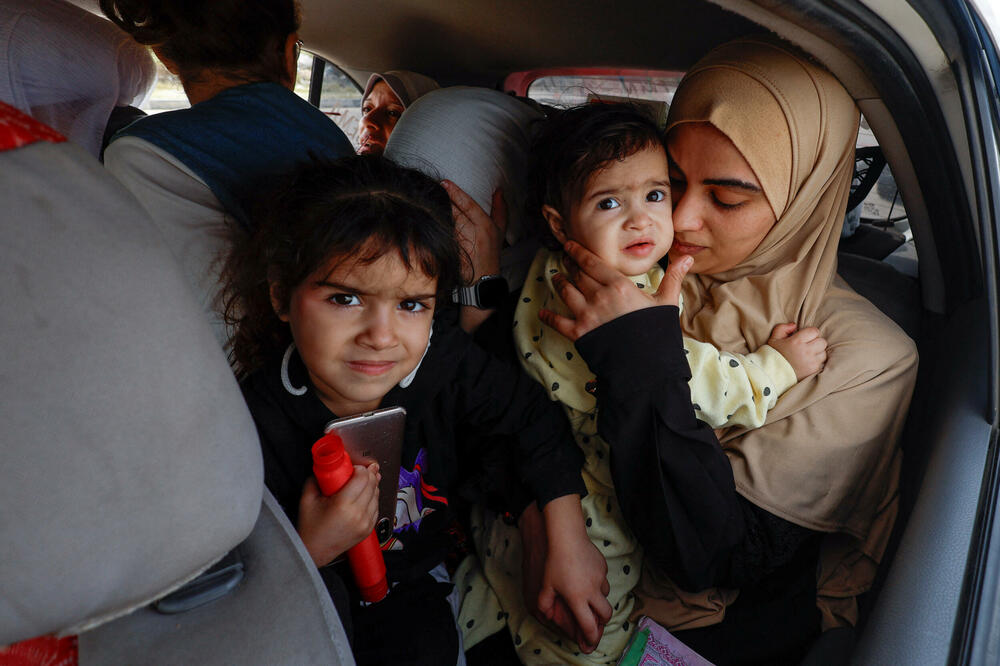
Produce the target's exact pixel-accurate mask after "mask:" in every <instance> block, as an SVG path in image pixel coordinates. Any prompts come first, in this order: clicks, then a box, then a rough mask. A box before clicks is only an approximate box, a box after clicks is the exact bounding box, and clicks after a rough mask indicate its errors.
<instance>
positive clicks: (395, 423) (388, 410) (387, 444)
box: [325, 407, 406, 545]
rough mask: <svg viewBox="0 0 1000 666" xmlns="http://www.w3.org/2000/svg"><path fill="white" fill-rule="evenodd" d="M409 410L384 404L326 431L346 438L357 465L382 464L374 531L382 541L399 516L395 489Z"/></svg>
mask: <svg viewBox="0 0 1000 666" xmlns="http://www.w3.org/2000/svg"><path fill="white" fill-rule="evenodd" d="M405 424H406V410H405V409H403V408H402V407H385V408H382V409H376V410H375V411H373V412H365V413H364V414H357V415H355V416H345V417H344V418H339V419H334V420H333V421H330V422H329V423H327V424H326V428H325V432H336V433H337V434H338V435H340V438H341V439H342V440H343V441H344V449H346V450H347V453H348V455H349V456H350V457H351V462H352V463H353V464H355V465H367V464H369V463H372V462H377V463H378V464H379V471H380V472H381V473H382V480H381V481H380V482H379V486H378V491H379V496H378V522H377V523H376V524H375V534H376V536H377V537H378V540H379V544H380V545H382V544H385V543H386V542H387V541H388V540H389V538H390V537H391V536H392V527H393V521H394V519H395V517H396V491H397V490H398V489H399V466H400V462H401V459H402V454H403V426H404V425H405Z"/></svg>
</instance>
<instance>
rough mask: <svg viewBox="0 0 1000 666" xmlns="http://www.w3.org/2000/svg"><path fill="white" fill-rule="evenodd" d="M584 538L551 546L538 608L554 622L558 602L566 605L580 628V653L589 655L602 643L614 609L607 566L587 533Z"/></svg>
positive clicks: (578, 637)
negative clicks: (612, 607)
mask: <svg viewBox="0 0 1000 666" xmlns="http://www.w3.org/2000/svg"><path fill="white" fill-rule="evenodd" d="M583 535H584V538H583V539H576V540H575V543H566V542H563V543H560V544H558V545H554V544H549V556H548V558H547V559H546V561H545V574H544V575H543V576H542V589H541V593H540V594H539V596H538V607H539V610H540V611H541V612H542V613H543V614H544V615H546V616H547V617H550V619H555V618H554V617H553V616H554V615H555V614H557V613H558V611H559V609H557V608H556V602H557V600H558V601H562V602H564V603H565V609H562V610H563V612H565V610H569V612H570V613H572V616H573V617H574V619H575V620H576V625H577V627H578V628H579V632H578V633H577V635H576V636H574V638H575V639H576V641H577V643H578V644H579V646H580V650H582V651H583V652H585V653H590V652H593V651H594V650H595V649H596V648H597V644H598V643H600V641H601V636H602V634H603V633H604V625H605V624H607V623H608V620H610V619H611V613H612V610H611V604H609V603H608V600H607V594H608V592H609V591H610V588H609V586H608V578H607V576H608V563H607V562H606V561H605V560H604V556H603V555H601V551H599V550H597V546H595V545H594V544H593V543H592V542H591V541H590V539H588V538H586V532H583ZM553 546H554V547H553Z"/></svg>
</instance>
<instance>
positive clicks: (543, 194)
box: [528, 102, 663, 247]
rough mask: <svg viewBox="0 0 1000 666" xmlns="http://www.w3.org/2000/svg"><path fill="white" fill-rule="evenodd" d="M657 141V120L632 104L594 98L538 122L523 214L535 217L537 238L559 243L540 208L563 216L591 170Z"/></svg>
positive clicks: (659, 138)
mask: <svg viewBox="0 0 1000 666" xmlns="http://www.w3.org/2000/svg"><path fill="white" fill-rule="evenodd" d="M662 145H663V134H662V132H661V131H660V128H659V126H658V125H657V124H656V121H655V120H653V118H652V116H651V115H650V114H649V113H648V112H647V111H646V110H645V109H643V108H642V107H639V106H637V105H634V104H627V103H604V102H595V103H590V104H582V105H580V106H573V107H570V108H568V109H562V110H558V111H555V112H553V113H552V114H551V115H550V116H549V117H548V118H546V120H545V121H544V122H543V123H541V124H540V126H539V130H538V134H537V135H536V137H535V140H534V141H533V145H532V150H531V156H532V166H531V173H530V177H529V181H528V182H529V183H531V184H532V193H531V196H529V197H528V206H529V211H528V212H529V219H534V220H537V221H538V226H539V229H538V232H539V236H540V237H541V238H542V239H543V241H545V242H546V243H548V244H549V245H550V246H552V247H559V243H558V242H556V241H555V239H554V238H553V237H552V234H551V232H550V231H549V228H548V225H546V224H545V220H544V219H542V216H541V210H542V206H546V205H547V206H552V207H553V208H555V209H556V210H557V211H559V214H560V215H562V216H563V217H564V218H568V217H569V214H570V210H571V208H572V207H573V204H574V203H575V202H577V201H578V200H579V199H580V197H581V196H583V192H584V190H585V189H586V187H587V181H588V180H589V179H590V176H591V174H593V173H594V172H596V171H599V170H601V169H603V168H604V167H606V166H608V164H609V163H610V162H611V161H613V160H624V159H625V158H626V157H629V156H631V155H634V154H635V153H637V152H639V151H641V150H643V149H644V148H648V147H650V146H662Z"/></svg>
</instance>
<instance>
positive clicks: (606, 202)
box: [597, 197, 621, 210]
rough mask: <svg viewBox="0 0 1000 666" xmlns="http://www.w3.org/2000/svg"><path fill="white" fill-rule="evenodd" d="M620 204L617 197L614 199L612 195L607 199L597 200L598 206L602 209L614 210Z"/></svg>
mask: <svg viewBox="0 0 1000 666" xmlns="http://www.w3.org/2000/svg"><path fill="white" fill-rule="evenodd" d="M619 205H621V204H619V203H618V202H617V201H616V200H615V199H612V198H610V197H609V198H607V199H601V200H600V201H598V202H597V207H598V208H600V209H601V210H612V209H614V208H618V206H619Z"/></svg>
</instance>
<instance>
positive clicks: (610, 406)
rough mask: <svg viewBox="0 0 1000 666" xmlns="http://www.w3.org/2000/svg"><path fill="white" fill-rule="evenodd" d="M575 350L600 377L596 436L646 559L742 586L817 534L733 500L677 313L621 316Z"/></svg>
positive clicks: (696, 582)
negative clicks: (692, 382) (702, 413)
mask: <svg viewBox="0 0 1000 666" xmlns="http://www.w3.org/2000/svg"><path fill="white" fill-rule="evenodd" d="M576 346H577V350H578V351H579V352H580V354H581V355H582V356H583V358H584V360H585V361H587V364H588V366H589V367H590V369H591V370H593V371H594V372H595V374H596V375H597V379H598V382H597V400H598V418H597V423H598V432H599V433H600V435H601V436H602V437H603V438H604V439H605V440H606V441H607V442H608V443H609V445H610V448H611V473H612V478H613V479H614V484H615V492H616V495H617V497H618V501H619V503H620V505H621V507H622V512H623V513H624V515H625V519H626V521H627V522H628V524H629V526H630V527H631V528H632V531H633V532H634V533H635V535H636V537H637V538H638V539H639V541H640V543H642V545H643V547H644V549H645V553H646V555H645V556H646V558H647V560H648V561H651V562H653V563H655V565H656V566H657V568H658V569H659V570H661V571H663V572H665V573H666V574H668V575H669V576H670V577H671V578H672V579H673V580H674V582H676V583H677V584H678V585H680V586H681V587H683V588H685V589H689V590H701V589H704V588H706V587H711V586H725V587H742V586H743V585H745V584H747V583H750V582H753V581H755V580H759V579H760V578H762V577H763V576H765V575H766V574H767V573H769V572H770V571H772V570H774V569H776V568H778V567H779V566H781V565H782V564H784V563H785V562H787V561H788V560H790V559H791V558H792V557H793V556H794V554H795V552H796V551H797V550H798V548H799V546H800V545H801V544H802V543H803V542H804V541H805V540H806V539H808V538H809V537H810V536H811V535H812V534H813V532H811V531H810V530H807V529H805V528H802V527H799V526H797V525H794V524H792V523H789V522H788V521H785V520H783V519H781V518H778V517H777V516H774V515H771V514H769V513H767V512H766V511H764V510H762V509H760V508H758V507H756V506H755V505H753V504H751V503H750V502H749V501H747V500H745V499H744V498H743V497H741V496H740V495H739V494H737V492H736V489H735V484H734V481H733V470H732V466H731V465H730V463H729V459H728V458H727V457H726V455H725V453H723V451H722V447H721V446H720V445H719V442H718V439H716V437H715V433H714V432H713V431H712V429H711V428H710V427H709V426H708V425H707V424H705V423H703V422H701V421H699V420H697V419H696V418H695V416H694V408H693V407H692V406H691V393H690V389H689V388H688V380H689V379H690V378H691V371H690V369H689V367H688V364H687V360H686V359H685V357H684V350H683V345H682V341H681V331H680V325H679V323H678V310H677V308H676V307H674V306H662V307H656V308H647V309H644V310H638V311H635V312H632V313H630V314H627V315H624V316H622V317H619V318H618V319H615V320H614V321H612V322H609V323H607V324H605V325H603V326H601V327H599V328H597V329H595V330H593V331H591V332H590V333H588V334H587V335H584V336H583V337H581V338H580V339H579V340H578V341H577V343H576Z"/></svg>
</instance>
